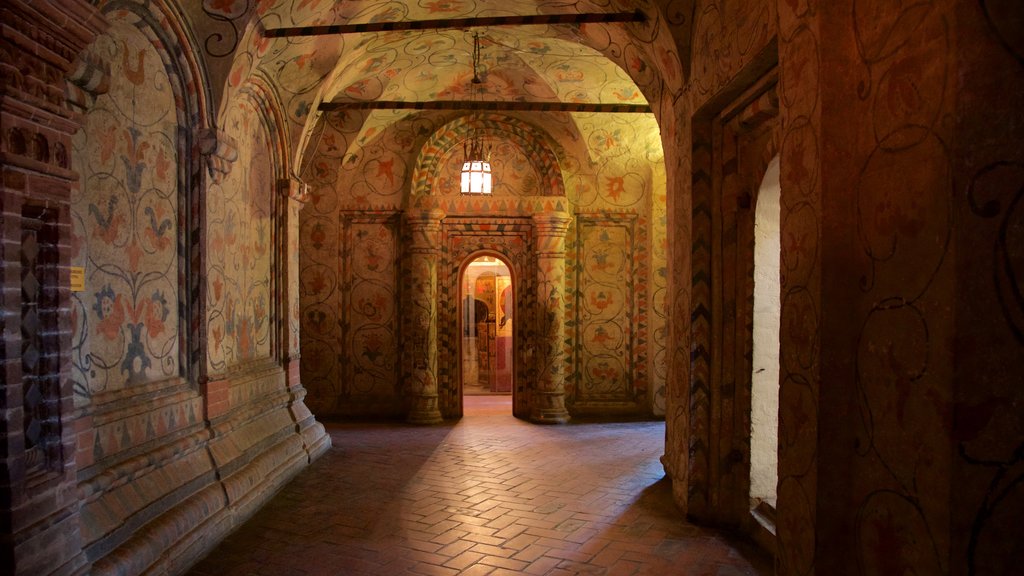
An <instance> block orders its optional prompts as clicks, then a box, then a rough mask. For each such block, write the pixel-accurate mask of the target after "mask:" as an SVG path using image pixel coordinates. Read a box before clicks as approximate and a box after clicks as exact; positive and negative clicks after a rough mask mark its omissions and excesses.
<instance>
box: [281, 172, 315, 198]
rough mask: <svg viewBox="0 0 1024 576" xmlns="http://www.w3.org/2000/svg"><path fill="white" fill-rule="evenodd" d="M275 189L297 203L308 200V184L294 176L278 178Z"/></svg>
mask: <svg viewBox="0 0 1024 576" xmlns="http://www.w3.org/2000/svg"><path fill="white" fill-rule="evenodd" d="M277 189H278V190H279V191H280V193H281V195H282V196H284V197H285V198H288V199H290V200H294V201H296V202H298V203H299V204H305V203H306V202H307V201H308V200H309V184H306V183H305V182H303V181H302V180H300V179H298V178H295V177H294V176H292V177H290V178H281V179H280V180H278V181H277Z"/></svg>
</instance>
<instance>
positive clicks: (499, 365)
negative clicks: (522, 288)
mask: <svg viewBox="0 0 1024 576" xmlns="http://www.w3.org/2000/svg"><path fill="white" fill-rule="evenodd" d="M514 303H515V293H514V288H513V279H512V273H511V270H510V269H509V266H508V264H506V263H505V262H504V261H503V260H502V259H500V258H498V257H497V256H495V255H493V254H478V255H475V256H473V257H471V258H470V259H469V260H468V261H467V262H466V264H465V265H464V266H463V267H462V273H461V275H460V280H459V334H460V346H459V349H460V353H459V357H460V388H461V391H462V395H511V394H512V393H513V387H514V386H513V382H514V372H513V370H514V363H513V357H514V353H513V350H514V346H513V342H514V339H513V336H514V330H513V327H514V318H515V314H514V308H515V304H514Z"/></svg>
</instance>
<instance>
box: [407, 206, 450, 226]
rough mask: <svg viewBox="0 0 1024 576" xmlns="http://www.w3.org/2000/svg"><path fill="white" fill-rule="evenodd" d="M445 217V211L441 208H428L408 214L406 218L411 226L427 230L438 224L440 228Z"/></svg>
mask: <svg viewBox="0 0 1024 576" xmlns="http://www.w3.org/2000/svg"><path fill="white" fill-rule="evenodd" d="M445 215H446V214H445V211H444V210H441V209H440V208H426V209H423V210H413V211H410V212H407V213H406V215H405V217H406V219H407V220H408V222H409V225H410V226H416V227H420V228H426V227H428V226H430V225H431V224H436V225H438V227H440V225H441V220H443V219H444V217H445Z"/></svg>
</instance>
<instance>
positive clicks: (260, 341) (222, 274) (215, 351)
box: [206, 99, 275, 373]
mask: <svg viewBox="0 0 1024 576" xmlns="http://www.w3.org/2000/svg"><path fill="white" fill-rule="evenodd" d="M261 118H262V114H260V113H259V111H258V109H257V107H256V106H255V105H254V104H253V103H252V102H251V101H249V100H248V99H240V100H238V101H237V102H236V103H235V104H234V105H233V106H232V107H231V108H230V109H229V110H228V112H227V114H226V117H225V122H224V126H225V131H226V132H227V133H229V134H234V135H235V140H236V141H237V142H238V143H239V150H238V156H239V159H238V161H237V162H236V165H235V166H234V167H233V169H232V170H231V172H230V173H229V174H228V175H227V177H226V178H225V179H224V180H223V181H222V182H220V183H215V184H213V185H212V186H211V187H210V192H209V194H208V195H207V218H208V222H209V230H210V234H209V237H208V238H207V249H208V251H209V260H210V263H209V267H208V274H207V279H206V283H207V291H208V292H207V294H208V299H207V307H208V314H209V333H208V338H209V362H208V364H209V369H210V371H211V373H221V372H223V371H225V370H227V369H228V368H230V367H232V366H237V365H239V364H241V363H243V362H245V361H249V360H254V359H257V358H268V357H270V355H271V344H272V337H271V334H272V332H273V330H272V320H273V319H272V317H271V314H272V310H274V307H273V305H272V303H271V301H270V298H271V293H272V274H271V271H272V270H273V252H274V248H273V247H274V241H273V230H274V224H273V211H274V206H273V205H274V193H275V187H274V181H273V178H272V174H271V170H272V166H273V163H272V162H273V160H272V158H273V157H272V155H271V151H270V142H269V133H268V128H267V127H266V126H265V125H264V123H263V121H262V120H261Z"/></svg>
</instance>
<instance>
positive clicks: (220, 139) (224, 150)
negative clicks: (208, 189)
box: [199, 128, 238, 184]
mask: <svg viewBox="0 0 1024 576" xmlns="http://www.w3.org/2000/svg"><path fill="white" fill-rule="evenodd" d="M199 152H200V153H202V155H203V156H206V162H207V168H208V169H209V171H210V178H211V179H212V180H213V182H214V184H219V183H220V182H222V181H223V180H224V177H225V176H227V175H228V174H230V173H231V166H232V164H234V162H235V160H237V159H238V146H237V145H236V144H235V139H234V138H232V137H231V136H229V135H228V134H226V133H224V132H221V131H220V130H217V129H216V128H206V129H204V130H200V131H199Z"/></svg>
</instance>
